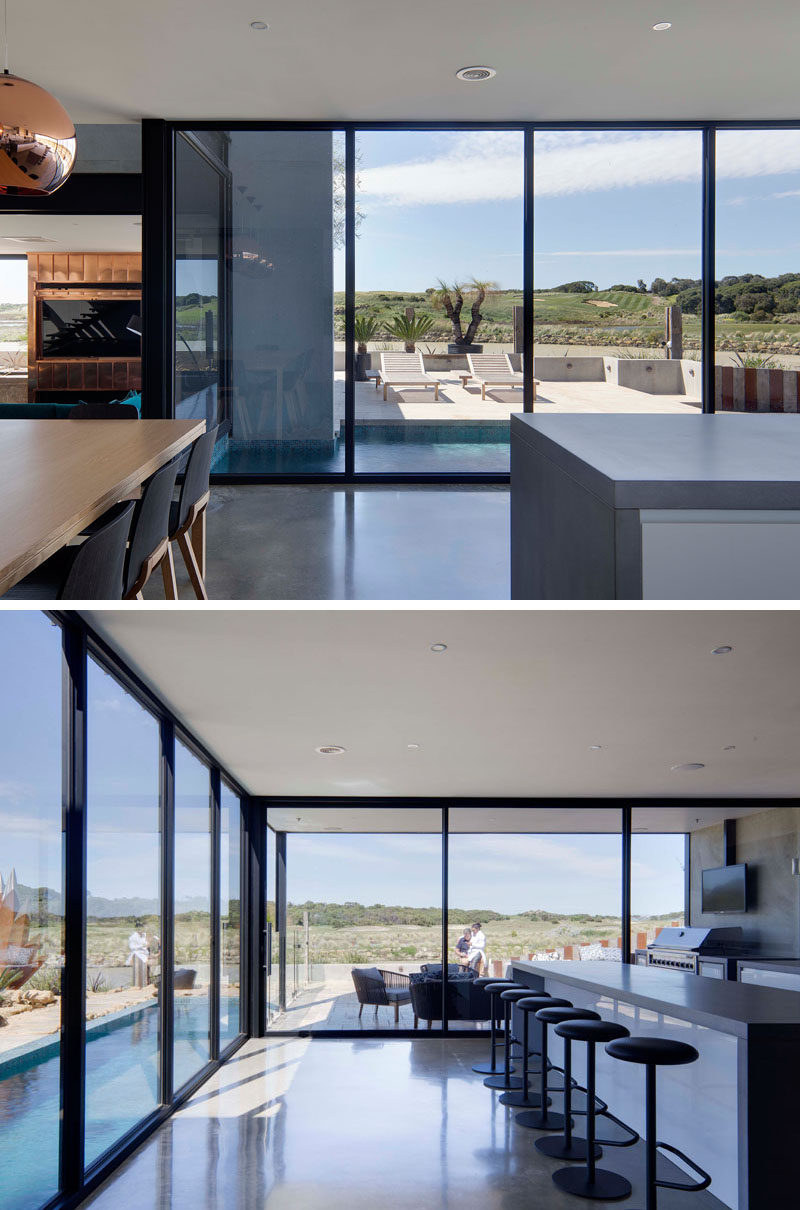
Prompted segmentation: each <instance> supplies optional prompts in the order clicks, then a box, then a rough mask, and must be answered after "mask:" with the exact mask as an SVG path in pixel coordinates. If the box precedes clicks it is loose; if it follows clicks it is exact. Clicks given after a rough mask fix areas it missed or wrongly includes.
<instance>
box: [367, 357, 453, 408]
mask: <svg viewBox="0 0 800 1210" xmlns="http://www.w3.org/2000/svg"><path fill="white" fill-rule="evenodd" d="M381 382H382V383H383V397H384V399H386V391H387V388H388V387H433V398H434V399H438V398H439V379H438V378H434V376H433V374H429V373H428V372H427V371H426V369H425V365H424V362H423V360H422V354H421V353H420V352H419V350H418V351H417V352H416V353H381Z"/></svg>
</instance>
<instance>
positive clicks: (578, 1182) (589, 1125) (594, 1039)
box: [553, 1021, 639, 1201]
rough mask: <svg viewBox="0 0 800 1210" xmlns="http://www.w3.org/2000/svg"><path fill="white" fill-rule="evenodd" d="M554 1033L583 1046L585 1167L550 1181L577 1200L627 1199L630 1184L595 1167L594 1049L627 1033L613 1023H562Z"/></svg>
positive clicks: (565, 1170)
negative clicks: (580, 1198)
mask: <svg viewBox="0 0 800 1210" xmlns="http://www.w3.org/2000/svg"><path fill="white" fill-rule="evenodd" d="M555 1029H556V1033H557V1034H558V1035H559V1037H562V1038H565V1039H566V1038H569V1039H570V1041H572V1042H585V1043H586V1167H585V1168H559V1169H558V1170H557V1171H556V1172H554V1173H553V1181H554V1183H555V1184H556V1185H557V1186H558V1188H559V1189H563V1191H564V1192H565V1193H573V1194H575V1196H576V1197H593V1198H595V1199H596V1200H597V1201H614V1200H616V1199H617V1198H622V1197H628V1196H629V1194H630V1192H631V1183H630V1181H627V1180H626V1179H625V1177H624V1176H620V1175H619V1173H618V1172H611V1171H609V1170H608V1169H607V1168H597V1167H596V1165H595V1160H596V1158H597V1156H596V1155H595V1116H596V1113H597V1104H596V1099H595V1046H596V1045H597V1043H598V1042H612V1041H614V1040H616V1039H617V1038H627V1037H628V1036H629V1034H628V1030H627V1029H626V1028H625V1026H624V1025H617V1024H616V1023H615V1022H613V1021H562V1023H561V1024H560V1025H556V1027H555ZM630 1133H633V1132H632V1131H631V1132H630ZM638 1137H639V1136H638V1135H634V1137H633V1138H632V1139H631V1140H630V1141H631V1143H634V1142H636V1140H637V1139H638ZM604 1141H606V1140H604Z"/></svg>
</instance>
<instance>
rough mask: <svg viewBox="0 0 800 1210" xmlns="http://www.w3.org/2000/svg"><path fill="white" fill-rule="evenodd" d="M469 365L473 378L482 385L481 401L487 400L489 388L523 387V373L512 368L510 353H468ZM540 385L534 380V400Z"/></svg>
mask: <svg viewBox="0 0 800 1210" xmlns="http://www.w3.org/2000/svg"><path fill="white" fill-rule="evenodd" d="M467 365H468V366H469V370H470V374H471V376H472V377H473V378H474V379H475V381H476V382H479V383H480V384H481V399H485V398H486V388H487V387H521V386H522V384H523V375H522V372H521V371H520V370H515V369H513V368H512V365H511V358H510V357H509V355H508V353H467ZM465 385H466V383H465ZM538 385H539V384H538V382H537V381H536V379H534V380H533V398H534V400H535V399H536V388H537V386H538Z"/></svg>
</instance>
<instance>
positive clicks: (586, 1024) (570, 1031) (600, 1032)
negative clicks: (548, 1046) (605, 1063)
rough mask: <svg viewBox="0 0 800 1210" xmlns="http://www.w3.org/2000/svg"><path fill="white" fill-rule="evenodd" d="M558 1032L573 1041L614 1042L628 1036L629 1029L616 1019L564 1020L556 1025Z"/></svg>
mask: <svg viewBox="0 0 800 1210" xmlns="http://www.w3.org/2000/svg"><path fill="white" fill-rule="evenodd" d="M556 1033H557V1034H559V1035H560V1037H562V1038H569V1039H570V1040H571V1041H572V1042H613V1041H615V1039H617V1038H627V1036H628V1030H627V1029H626V1028H625V1026H624V1025H617V1024H616V1023H615V1022H614V1021H593V1020H591V1019H589V1020H586V1019H581V1020H580V1021H562V1022H561V1024H560V1025H557V1026H556Z"/></svg>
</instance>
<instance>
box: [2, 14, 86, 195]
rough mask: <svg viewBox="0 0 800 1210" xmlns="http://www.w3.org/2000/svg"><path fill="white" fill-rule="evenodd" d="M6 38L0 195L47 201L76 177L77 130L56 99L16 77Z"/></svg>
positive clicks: (6, 38) (3, 75)
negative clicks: (10, 69) (10, 64)
mask: <svg viewBox="0 0 800 1210" xmlns="http://www.w3.org/2000/svg"><path fill="white" fill-rule="evenodd" d="M6 7H7V0H6ZM6 16H7V13H6ZM4 34H5V49H6V65H5V69H4V71H3V73H2V75H0V194H6V195H9V196H20V195H22V196H25V197H47V195H48V194H50V193H55V191H56V189H58V188H59V187H60V186H61V185H63V184H64V181H65V180H66V179H67V177H68V176H69V174H70V173H71V172H72V167H73V165H74V163H75V150H76V140H75V127H74V126H73V124H72V121H71V120H70V116H69V114H68V113H67V111H66V109H64V106H63V105H62V104H61V103H60V101H57V100H56V99H55V97H54V96H52V95H51V94H50V93H49V92H46V91H45V90H44V89H43V88H40V87H39V85H38V84H32V83H31V81H30V80H23V79H22V77H21V76H12V75H11V73H10V72H9V70H8V36H7V31H6V30H5V29H4Z"/></svg>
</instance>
